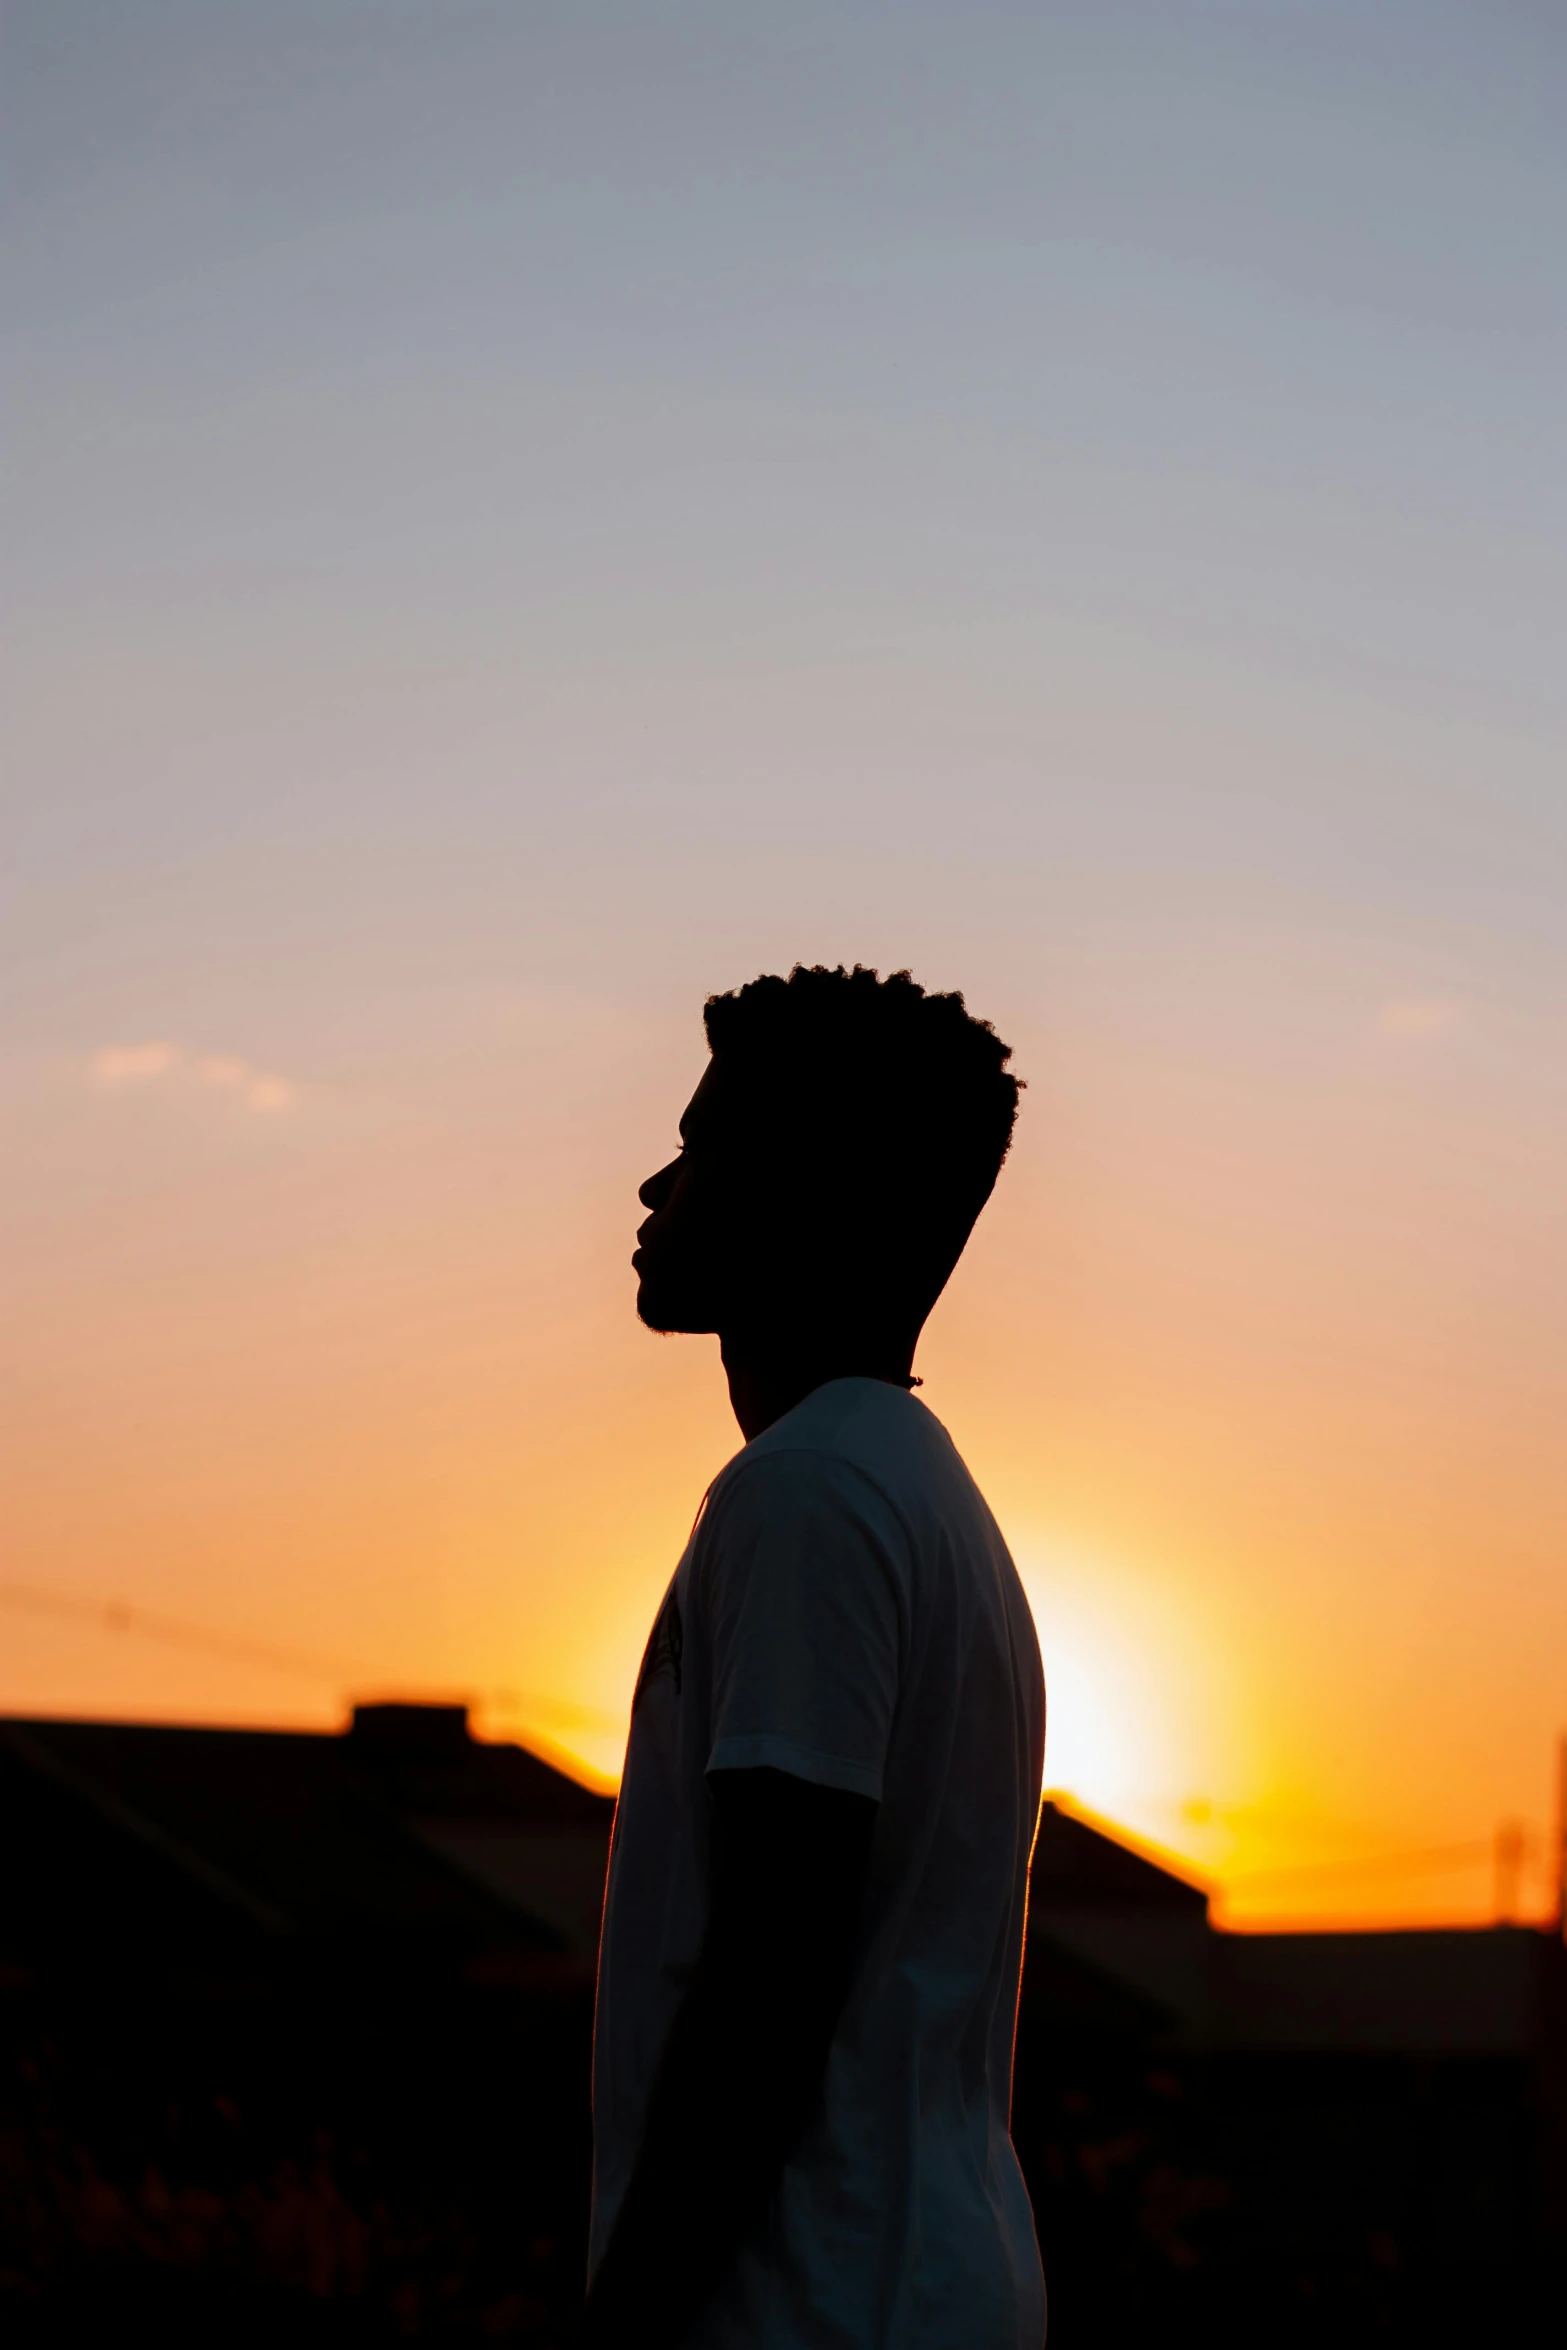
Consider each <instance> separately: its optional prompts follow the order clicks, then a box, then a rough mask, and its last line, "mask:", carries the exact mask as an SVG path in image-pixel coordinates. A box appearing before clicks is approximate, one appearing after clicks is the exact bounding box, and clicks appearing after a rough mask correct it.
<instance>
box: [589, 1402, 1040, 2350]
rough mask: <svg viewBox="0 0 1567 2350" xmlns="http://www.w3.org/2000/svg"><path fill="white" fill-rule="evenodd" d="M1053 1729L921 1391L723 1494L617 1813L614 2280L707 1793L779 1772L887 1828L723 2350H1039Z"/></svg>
mask: <svg viewBox="0 0 1567 2350" xmlns="http://www.w3.org/2000/svg"><path fill="white" fill-rule="evenodd" d="M1044 1712H1045V1700H1044V1681H1043V1676H1042V1674H1041V1671H1040V1664H1039V1648H1038V1644H1037V1642H1036V1640H1035V1637H1034V1627H1033V1621H1032V1619H1031V1617H1030V1615H1029V1611H1028V1604H1027V1601H1026V1600H1025V1599H1024V1596H1023V1590H1022V1586H1021V1585H1020V1583H1019V1582H1018V1578H1017V1571H1016V1569H1015V1568H1014V1566H1013V1564H1012V1561H1011V1559H1010V1557H1009V1556H1008V1554H1007V1548H1006V1545H1005V1543H1004V1542H1003V1541H1002V1539H1001V1535H1000V1533H999V1531H998V1530H997V1527H996V1523H995V1520H994V1519H993V1518H992V1517H991V1515H990V1512H989V1510H988V1509H987V1508H986V1506H985V1503H984V1501H983V1499H982V1498H981V1496H980V1493H979V1491H978V1489H977V1487H976V1486H975V1484H974V1482H973V1479H972V1478H971V1477H970V1476H969V1473H968V1471H967V1470H966V1469H965V1467H964V1466H963V1463H962V1461H961V1459H960V1458H959V1457H958V1453H957V1449H956V1447H955V1446H954V1445H953V1443H952V1440H951V1438H950V1437H949V1436H948V1434H947V1432H946V1430H945V1429H944V1428H943V1427H942V1425H941V1423H940V1421H939V1420H937V1419H936V1418H935V1416H934V1414H933V1413H931V1412H929V1411H927V1410H926V1408H925V1406H924V1405H923V1404H922V1403H920V1402H918V1401H917V1400H916V1398H915V1397H913V1396H912V1395H909V1394H906V1393H905V1392H904V1391H903V1390H902V1389H901V1388H897V1387H891V1386H888V1385H886V1384H885V1383H884V1382H882V1381H880V1380H875V1379H834V1380H832V1381H830V1382H829V1383H828V1385H826V1386H825V1387H819V1388H817V1389H816V1390H815V1392H814V1393H813V1394H811V1395H809V1396H807V1398H806V1399H805V1401H804V1402H803V1403H802V1404H799V1405H797V1406H796V1408H795V1409H794V1410H793V1411H792V1412H789V1413H788V1414H786V1416H785V1417H784V1418H783V1419H781V1420H778V1421H776V1422H775V1423H774V1425H773V1426H772V1427H771V1428H769V1429H767V1430H766V1431H765V1432H764V1433H763V1434H762V1435H761V1436H759V1437H757V1438H756V1440H755V1442H754V1443H751V1444H748V1445H747V1446H746V1448H745V1450H744V1451H743V1452H741V1453H739V1454H737V1455H736V1457H735V1459H734V1460H732V1461H731V1462H730V1464H729V1466H728V1467H727V1468H726V1469H725V1470H724V1471H723V1473H722V1474H721V1475H720V1476H719V1477H718V1478H717V1480H716V1481H715V1483H714V1484H713V1486H712V1489H711V1491H710V1492H709V1494H708V1497H707V1501H706V1503H705V1505H704V1508H703V1511H702V1515H701V1517H700V1518H699V1519H698V1521H697V1525H696V1528H695V1531H694V1532H693V1534H692V1537H691V1540H690V1542H689V1544H688V1545H687V1548H686V1552H685V1555H684V1557H683V1558H682V1559H681V1561H680V1564H679V1566H678V1568H677V1569H676V1570H675V1578H674V1581H673V1582H672V1583H671V1585H670V1587H669V1592H668V1594H667V1596H666V1598H665V1600H664V1604H663V1607H662V1608H661V1610H660V1612H659V1616H658V1620H657V1622H656V1623H655V1625H654V1628H653V1634H652V1638H651V1639H650V1640H649V1643H648V1650H647V1655H646V1658H645V1659H644V1662H643V1666H642V1673H641V1677H640V1680H639V1684H638V1690H637V1697H636V1703H635V1706H634V1709H633V1713H632V1723H631V1742H630V1746H629V1748H628V1750H627V1755H626V1769H625V1776H624V1779H623V1781H622V1784H621V1790H620V1805H619V1809H618V1810H617V1812H616V1815H615V1836H614V1844H613V1847H612V1852H611V1858H610V1869H609V1886H608V1891H607V1895H606V1899H605V1907H604V1934H603V1942H602V1945H601V1949H600V1956H599V1989H598V2014H597V2022H596V2026H595V2034H594V2058H593V2118H594V2139H595V2143H594V2208H593V2239H592V2258H593V2261H594V2262H595V2263H596V2262H597V2261H598V2259H599V2257H600V2256H601V2254H602V2252H603V2250H604V2247H605V2244H606V2243H607V2241H608V2238H609V2234H610V2231H611V2229H612V2227H613V2225H614V2220H615V2214H616V2212H617V2210H618V2208H619V2205H620V2200H621V2197H622V2195H623V2194H624V2192H625V2188H626V2182H627V2180H628V2178H629V2176H630V2173H631V2168H632V2164H633V2162H634V2161H635V2159H636V2152H637V2146H638V2142H639V2140H640V2137H641V2131H642V2123H643V2117H644V2115H645V2113H646V2110H647V2102H648V2096H649V2093H650V2090H651V2087H652V2082H653V2077H654V2074H655V2072H656V2071H657V2068H658V2062H659V2058H660V2056H661V2055H662V2053H663V2048H664V2044H665V2041H666V2039H667V2037H668V2033H669V2028H670V2024H671V2022H672V2020H673V2018H674V2014H675V2010H676V2008H677V2007H678V2005H679V2002H680V1998H681V1995H682V1993H683V1991H684V1989H685V1986H686V1984H687V1983H688V1982H689V1980H690V1978H691V1970H692V1965H693V1962H694V1960H695V1958H696V1955H697V1952H698V1949H699V1947H700V1944H701V1941H702V1935H703V1930H704V1927H705V1925H706V1920H707V1892H708V1797H707V1790H706V1785H705V1780H706V1776H707V1773H708V1772H709V1771H712V1770H727V1769H736V1768H739V1769H744V1768H747V1767H755V1766H757V1765H770V1766H772V1767H773V1768H775V1769H778V1770H784V1771H790V1772H792V1773H793V1774H794V1775H795V1777H796V1778H800V1779H808V1780H811V1781H813V1782H815V1783H816V1784H817V1785H819V1786H824V1787H843V1788H847V1789H849V1790H851V1791H852V1792H853V1793H854V1794H857V1795H868V1796H872V1797H874V1798H875V1800H876V1802H877V1803H878V1804H879V1806H880V1809H879V1811H878V1813H877V1817H876V1829H875V1835H874V1838H873V1841H872V1848H871V1871H870V1889H869V1897H868V1901H867V1904H866V1913H865V1922H864V1926H863V1930H862V1935H861V1941H860V1947H859V1952H858V1956H857V1959H856V1964H855V1972H854V1979H853V1984H852V1987H851V1990H850V1993H849V1997H848V2001H847V2004H846V2006H845V2008H844V2011H843V2015H842V2017H841V2019H840V2021H839V2024H838V2028H837V2032H836V2035H835V2037H834V2040H833V2045H832V2051H831V2054H830V2056H829V2059H828V2066H827V2076H826V2083H825V2094H824V2099H823V2104H822V2109H821V2111H820V2113H819V2116H818V2119H817V2120H816V2122H815V2123H814V2124H813V2125H812V2127H811V2128H810V2129H809V2130H808V2132H807V2134H806V2136H805V2138H804V2139H803V2140H802V2142H801V2144H800V2146H799V2148H798V2149H797V2151H796V2152H795V2154H794V2156H793V2157H792V2159H791V2160H790V2162H789V2163H788V2165H787V2167H786V2169H785V2171H784V2175H783V2179H782V2182H781V2185H780V2188H779V2192H778V2195H777V2198H776V2200H775V2204H774V2207H773V2210H772V2213H771V2215H770V2217H769V2220H768V2223H767V2225H766V2228H765V2229H764V2230H763V2231H761V2232H760V2233H759V2234H758V2235H757V2237H756V2238H755V2239H754V2240H753V2241H751V2242H749V2243H748V2244H747V2245H746V2246H745V2248H744V2249H743V2251H742V2253H741V2255H740V2258H739V2261H738V2262H737V2264H736V2268H735V2270H734V2272H733V2274H732V2276H731V2278H730V2280H729V2282H728V2284H727V2285H726V2286H725V2287H724V2288H723V2290H722V2291H721V2293H720V2294H719V2296H718V2298H717V2300H716V2301H715V2302H714V2304H713V2305H712V2307H711V2308H710V2310H709V2311H708V2313H707V2315H706V2317H705V2318H704V2320H703V2321H702V2323H701V2324H700V2325H699V2326H698V2328H697V2331H696V2333H695V2334H694V2335H693V2336H692V2343H693V2346H694V2350H741V2345H743V2346H744V2350H1039V2345H1040V2344H1041V2342H1042V2341H1043V2339H1044V2331H1045V2301H1044V2281H1043V2277H1042V2275H1041V2271H1040V2264H1039V2250H1038V2245H1037V2243H1036V2241H1035V2236H1034V2223H1033V2214H1032V2212H1031V2210H1030V2208H1029V2201H1028V2194H1027V2191H1026V2189H1025V2187H1024V2185H1023V2177H1022V2173H1021V2171H1020V2170H1019V2168H1018V2164H1017V2157H1016V2155H1015V2154H1014V2152H1013V2149H1012V2140H1011V2137H1010V2135H1009V2133H1008V2127H1007V2122H1008V2111H1009V2105H1010V2100H1011V2082H1012V2037H1013V2025H1014V2020H1015V2015H1016V2007H1017V1985H1018V1970H1019V1966H1020V1964H1021V1959H1022V1950H1023V1921H1024V1909H1025V1903H1026V1895H1027V1884H1028V1861H1029V1853H1030V1850H1031V1848H1032V1845H1033V1838H1034V1829H1035V1824H1036V1821H1037V1818H1038V1814H1039V1789H1040V1777H1041V1771H1042V1766H1043V1760H1044Z"/></svg>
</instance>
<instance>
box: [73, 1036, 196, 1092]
mask: <svg viewBox="0 0 1567 2350" xmlns="http://www.w3.org/2000/svg"><path fill="white" fill-rule="evenodd" d="M179 1058H180V1049H179V1046H178V1045H175V1044H106V1045H105V1046H104V1048H103V1050H102V1052H97V1053H94V1054H93V1057H92V1064H91V1065H92V1073H93V1075H94V1076H95V1077H96V1078H97V1079H98V1081H99V1083H100V1084H101V1085H135V1084H137V1083H138V1082H139V1081H140V1080H142V1079H143V1078H147V1077H162V1076H164V1075H165V1074H166V1072H167V1071H168V1070H170V1069H172V1068H173V1066H174V1064H175V1062H176V1061H177V1060H178V1059H179Z"/></svg>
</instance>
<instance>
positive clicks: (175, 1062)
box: [88, 1041, 296, 1116]
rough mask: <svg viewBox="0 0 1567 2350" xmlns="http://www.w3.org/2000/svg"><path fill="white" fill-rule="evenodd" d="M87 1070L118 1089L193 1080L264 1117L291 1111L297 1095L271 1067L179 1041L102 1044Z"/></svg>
mask: <svg viewBox="0 0 1567 2350" xmlns="http://www.w3.org/2000/svg"><path fill="white" fill-rule="evenodd" d="M88 1071H89V1074H90V1075H91V1077H92V1078H93V1079H94V1080H95V1081H96V1082H97V1083H98V1084H100V1085H107V1086H110V1087H113V1088H114V1089H116V1090H122V1089H123V1088H125V1087H127V1086H133V1085H148V1084H152V1083H155V1082H156V1081H158V1080H159V1079H162V1078H176V1079H178V1078H184V1079H186V1080H187V1081H190V1080H193V1081H194V1082H195V1083H196V1084H197V1085H204V1086H209V1087H211V1088H212V1089H213V1090H215V1091H217V1092H220V1093H230V1094H233V1095H234V1096H235V1098H236V1099H237V1100H239V1101H241V1102H243V1103H244V1105H245V1107H246V1108H247V1109H249V1110H255V1111H257V1112H259V1113H260V1114H261V1115H263V1116H273V1115H275V1114H276V1113H277V1112H278V1111H279V1110H290V1109H292V1108H293V1106H294V1102H295V1099H296V1095H295V1090H294V1088H293V1086H292V1085H290V1083H289V1081H288V1079H287V1078H286V1077H279V1076H278V1075H277V1074H276V1072H275V1071H274V1070H271V1069H258V1068H257V1067H256V1066H255V1064H254V1062H252V1061H246V1060H242V1059H241V1057H240V1056H239V1054H238V1053H190V1052H187V1051H186V1050H185V1048H184V1047H183V1046H182V1045H177V1044H168V1043H164V1042H161V1041H160V1042H159V1043H156V1044H129V1045H125V1044H111V1045H105V1046H104V1047H103V1048H102V1050H101V1051H99V1052H96V1053H94V1054H93V1056H92V1058H91V1060H90V1061H89V1063H88Z"/></svg>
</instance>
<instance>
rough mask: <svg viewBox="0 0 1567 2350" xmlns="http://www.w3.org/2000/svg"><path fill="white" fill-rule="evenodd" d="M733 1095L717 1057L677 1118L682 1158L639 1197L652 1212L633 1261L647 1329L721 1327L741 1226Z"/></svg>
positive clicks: (673, 1161) (739, 1160)
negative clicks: (736, 1242) (736, 1235)
mask: <svg viewBox="0 0 1567 2350" xmlns="http://www.w3.org/2000/svg"><path fill="white" fill-rule="evenodd" d="M731 1094H732V1087H731V1086H730V1085H729V1084H727V1083H726V1073H725V1072H724V1070H723V1069H722V1067H721V1065H720V1063H719V1062H718V1060H717V1059H716V1058H715V1059H714V1060H712V1061H710V1062H709V1063H708V1066H707V1069H706V1072H705V1074H704V1075H703V1078H702V1082H701V1084H700V1085H699V1086H698V1087H697V1089H696V1091H695V1093H694V1094H693V1095H692V1096H691V1099H690V1101H689V1102H688V1103H687V1105H686V1109H685V1112H684V1115H683V1116H682V1118H681V1120H680V1141H681V1148H680V1152H679V1155H678V1157H676V1158H673V1159H671V1160H670V1162H669V1164H668V1165H667V1166H666V1167H660V1169H659V1170H658V1173H657V1174H656V1175H650V1176H649V1177H648V1179H647V1181H646V1182H645V1183H644V1184H643V1185H642V1187H641V1189H640V1191H639V1192H638V1194H637V1196H638V1198H639V1199H640V1200H641V1202H642V1205H643V1206H644V1207H645V1208H648V1209H650V1210H651V1211H652V1213H651V1214H650V1215H649V1216H648V1217H647V1219H646V1221H645V1222H644V1223H642V1224H641V1225H640V1226H639V1227H638V1229H637V1248H636V1253H635V1254H634V1256H633V1257H632V1260H631V1262H632V1265H633V1267H634V1268H635V1271H636V1274H637V1314H638V1316H639V1318H640V1319H641V1320H642V1321H643V1322H644V1323H646V1325H647V1327H648V1329H650V1330H659V1331H676V1330H681V1331H693V1332H698V1331H712V1330H716V1329H718V1327H719V1324H720V1322H721V1320H722V1318H723V1312H724V1307H725V1305H726V1303H727V1302H729V1295H730V1291H731V1289H732V1282H733V1271H734V1259H735V1249H734V1239H733V1236H734V1235H735V1233H736V1232H737V1231H738V1229H739V1228H740V1227H741V1225H742V1223H743V1216H742V1214H741V1196H740V1195H741V1190H742V1174H743V1168H742V1158H741V1153H740V1152H739V1150H738V1149H737V1148H736V1139H737V1138H736V1134H735V1127H736V1124H737V1121H736V1120H735V1119H734V1117H733V1115H732V1114H731Z"/></svg>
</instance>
